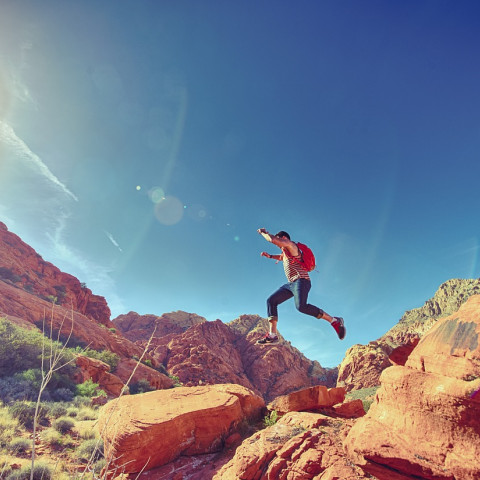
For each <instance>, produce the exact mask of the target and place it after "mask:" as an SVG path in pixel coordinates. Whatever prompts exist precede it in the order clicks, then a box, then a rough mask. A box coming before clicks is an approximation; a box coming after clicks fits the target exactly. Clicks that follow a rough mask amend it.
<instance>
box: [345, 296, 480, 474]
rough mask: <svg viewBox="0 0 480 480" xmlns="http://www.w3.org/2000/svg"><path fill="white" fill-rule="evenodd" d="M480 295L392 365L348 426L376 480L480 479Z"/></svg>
mask: <svg viewBox="0 0 480 480" xmlns="http://www.w3.org/2000/svg"><path fill="white" fill-rule="evenodd" d="M479 334H480V296H479V295H476V296H472V297H470V299H469V300H468V301H467V303H465V304H464V305H463V306H462V307H461V308H460V309H459V311H458V312H457V313H455V314H453V315H451V316H449V317H446V318H443V319H442V320H439V321H438V322H437V323H436V325H435V326H434V327H433V328H432V329H431V330H430V331H429V332H428V333H427V334H426V335H425V336H424V337H423V338H422V339H421V340H420V342H419V344H418V346H417V347H416V348H415V350H414V351H413V352H412V353H411V354H410V356H409V358H408V360H407V362H406V365H405V366H403V367H402V366H394V367H390V368H388V369H386V370H385V371H384V372H383V373H382V376H381V379H380V380H381V384H382V386H381V388H380V389H379V390H378V391H377V400H376V402H375V403H374V404H373V405H372V406H371V408H370V410H369V412H368V414H367V415H366V416H365V417H363V418H362V419H360V420H358V422H357V423H356V424H355V426H354V427H353V428H352V430H351V431H350V433H349V435H348V437H347V439H346V442H345V446H346V448H347V450H348V452H349V454H350V456H351V457H352V459H353V460H354V461H355V462H356V463H357V464H359V465H362V467H363V468H364V469H365V470H366V471H368V472H370V473H371V474H373V475H375V476H376V477H377V478H378V479H380V480H383V479H385V480H386V479H391V478H393V479H402V480H403V479H406V478H411V476H416V477H415V478H425V479H430V480H431V479H435V480H440V479H445V480H447V479H448V480H454V479H455V480H460V479H461V480H476V479H478V478H480V464H479V462H478V458H480V416H479V415H478V412H479V411H480V398H479V396H475V395H474V392H475V391H477V390H478V389H479V388H480V343H479V342H478V338H479Z"/></svg>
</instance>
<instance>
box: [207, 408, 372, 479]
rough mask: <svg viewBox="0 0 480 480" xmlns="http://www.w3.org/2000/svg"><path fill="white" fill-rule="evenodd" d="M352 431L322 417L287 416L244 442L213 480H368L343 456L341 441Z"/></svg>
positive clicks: (344, 425) (338, 421) (304, 414)
mask: <svg viewBox="0 0 480 480" xmlns="http://www.w3.org/2000/svg"><path fill="white" fill-rule="evenodd" d="M315 417H316V418H315ZM349 428H350V424H347V423H345V422H344V421H341V420H334V419H331V418H328V417H325V416H323V415H321V414H314V413H288V414H287V415H285V416H284V417H282V418H281V419H280V420H279V421H278V422H277V423H276V424H275V425H273V426H271V427H268V428H266V429H264V430H262V431H260V432H257V433H256V434H255V435H253V436H252V437H250V438H249V439H247V440H245V441H244V442H243V443H242V444H241V445H240V447H238V448H237V450H236V452H235V455H234V457H233V458H232V460H230V461H229V462H228V463H226V464H225V465H224V466H223V467H222V468H221V469H220V470H219V471H218V473H217V474H216V475H215V476H214V477H213V479H214V480H238V479H242V480H257V479H258V480H259V479H271V480H274V479H275V480H276V479H295V480H320V479H322V480H324V479H330V480H334V479H336V480H340V479H341V480H354V479H356V480H358V479H364V478H368V477H367V475H366V474H365V473H364V472H362V470H361V469H360V468H358V467H356V466H355V465H353V464H351V462H349V461H348V460H347V459H346V458H345V456H344V452H343V447H342V439H343V437H344V435H345V434H346V432H347V431H348V430H349Z"/></svg>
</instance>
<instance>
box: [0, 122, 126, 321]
mask: <svg viewBox="0 0 480 480" xmlns="http://www.w3.org/2000/svg"><path fill="white" fill-rule="evenodd" d="M0 148H1V150H0V153H1V155H2V156H1V163H0V169H1V171H0V220H1V221H3V222H4V223H5V224H6V225H7V227H8V228H9V230H10V231H13V232H14V233H16V234H17V235H19V236H20V237H21V238H22V240H24V241H25V242H26V243H28V244H29V245H30V246H32V247H33V248H34V249H35V250H36V251H37V252H38V253H39V254H40V255H42V257H44V258H45V259H46V260H47V261H49V262H52V263H53V264H54V265H55V266H57V267H58V268H60V269H61V270H62V271H64V272H68V273H69V274H71V275H74V276H76V277H77V278H78V279H79V280H80V281H82V282H85V283H86V284H87V285H88V287H89V288H90V289H91V290H92V291H93V292H94V293H95V294H98V295H103V296H105V297H106V298H107V300H108V304H109V306H110V308H111V310H112V312H115V313H117V314H118V313H121V312H122V311H123V302H122V299H121V298H120V297H119V296H118V294H117V293H116V284H115V281H114V278H113V276H112V269H111V267H110V266H109V265H105V264H103V263H102V262H97V261H95V260H92V259H91V258H89V256H88V254H87V253H85V252H84V251H82V250H81V249H78V248H75V247H74V246H73V245H72V242H71V241H70V239H72V238H74V236H75V232H77V231H78V229H82V228H84V226H83V225H80V224H79V218H78V216H77V215H76V212H77V210H78V207H80V206H81V202H80V201H79V199H78V197H77V196H76V195H75V194H74V193H73V192H72V191H71V190H70V189H69V188H68V187H67V186H66V185H65V184H64V183H62V182H61V181H60V180H59V179H58V177H57V176H56V175H55V174H54V173H53V172H52V171H51V170H50V169H49V168H48V166H47V165H46V164H45V162H44V161H43V160H42V159H41V158H40V156H39V155H37V154H36V153H34V152H33V151H32V150H31V149H30V148H29V147H28V145H27V144H26V143H25V142H24V141H23V140H22V139H21V138H20V137H19V136H18V135H17V134H16V132H15V131H14V129H13V128H12V127H11V126H10V125H9V124H8V123H6V122H5V121H2V120H0ZM105 233H106V234H107V237H108V238H109V239H110V241H111V242H112V243H113V244H114V245H115V246H116V247H117V248H118V249H119V250H120V251H121V248H120V246H119V244H118V242H116V240H115V239H114V238H113V236H112V235H111V234H109V233H108V232H105Z"/></svg>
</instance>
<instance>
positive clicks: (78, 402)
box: [72, 395, 92, 409]
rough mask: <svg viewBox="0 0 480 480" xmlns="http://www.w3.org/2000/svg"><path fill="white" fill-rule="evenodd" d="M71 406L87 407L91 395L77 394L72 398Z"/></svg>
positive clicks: (90, 401) (90, 400)
mask: <svg viewBox="0 0 480 480" xmlns="http://www.w3.org/2000/svg"><path fill="white" fill-rule="evenodd" d="M72 403H73V406H74V407H76V408H77V409H78V408H82V407H88V406H89V405H90V404H91V403H92V398H91V397H82V396H81V395H77V396H76V397H75V398H74V399H73V402H72Z"/></svg>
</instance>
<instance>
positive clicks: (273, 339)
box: [257, 333, 278, 345]
mask: <svg viewBox="0 0 480 480" xmlns="http://www.w3.org/2000/svg"><path fill="white" fill-rule="evenodd" d="M277 342H278V337H277V336H276V335H274V336H273V337H271V336H270V334H269V333H267V334H266V335H265V336H264V337H263V338H261V339H260V340H257V343H260V344H262V345H265V344H266V343H277Z"/></svg>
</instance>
